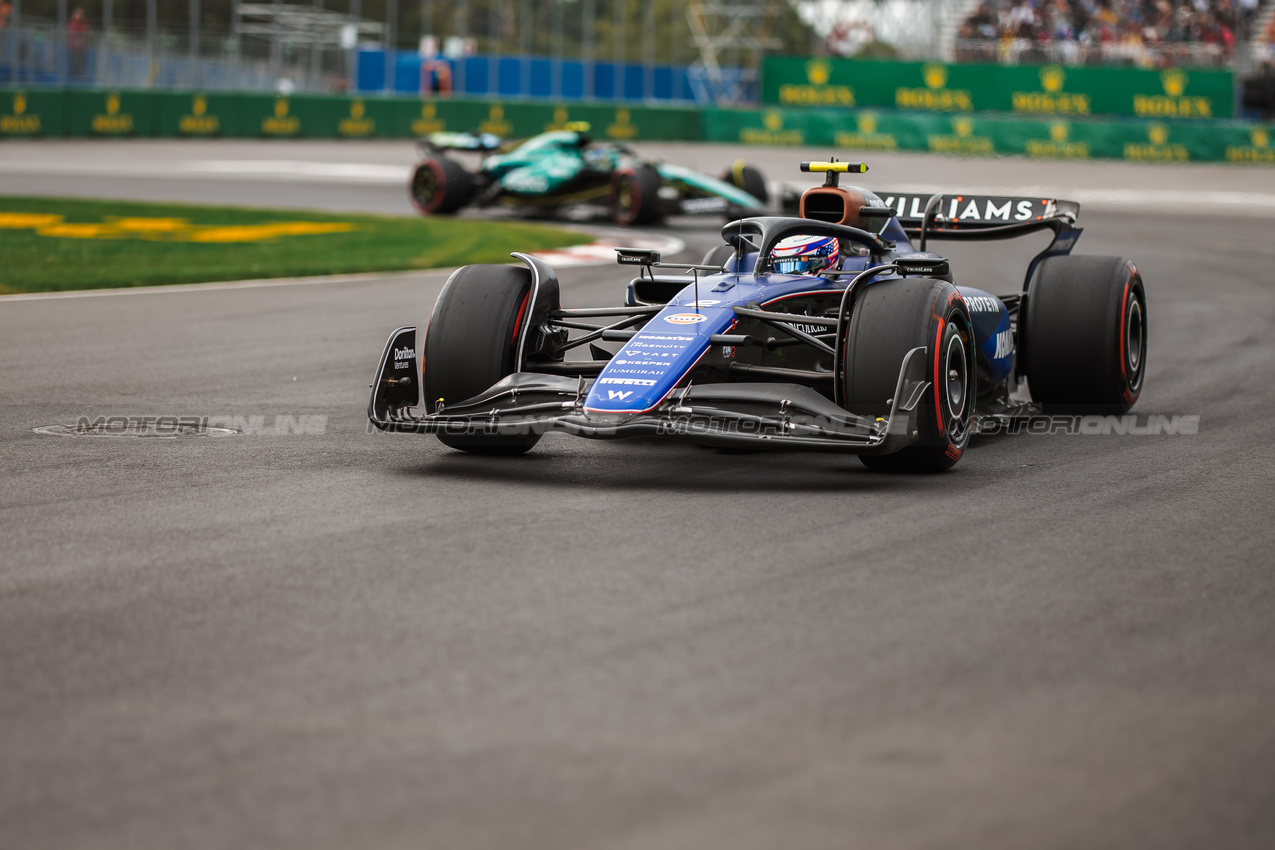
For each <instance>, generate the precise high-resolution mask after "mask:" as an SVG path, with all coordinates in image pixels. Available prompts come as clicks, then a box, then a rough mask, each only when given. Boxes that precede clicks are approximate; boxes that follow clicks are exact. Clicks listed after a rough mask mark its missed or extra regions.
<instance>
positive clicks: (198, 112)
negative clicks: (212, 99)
mask: <svg viewBox="0 0 1275 850" xmlns="http://www.w3.org/2000/svg"><path fill="white" fill-rule="evenodd" d="M220 130H221V121H220V120H218V118H217V116H216V115H209V114H208V98H206V97H204V96H203V95H202V94H197V95H195V96H194V98H192V99H191V102H190V114H189V115H183V116H182V117H181V119H180V120H179V121H178V122H177V132H179V133H181V134H182V135H183V136H215V135H216V134H217V133H218V132H219V131H220Z"/></svg>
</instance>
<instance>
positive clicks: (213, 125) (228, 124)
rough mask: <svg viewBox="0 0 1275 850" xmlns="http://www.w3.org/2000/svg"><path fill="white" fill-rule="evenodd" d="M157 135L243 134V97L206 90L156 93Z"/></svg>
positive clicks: (212, 136)
mask: <svg viewBox="0 0 1275 850" xmlns="http://www.w3.org/2000/svg"><path fill="white" fill-rule="evenodd" d="M154 97H155V104H156V111H155V135H157V136H188V137H192V138H214V137H218V136H237V135H239V97H238V96H237V95H233V94H221V93H214V94H205V93H204V92H183V93H180V94H178V93H172V94H170V93H159V94H156V95H155V96H154Z"/></svg>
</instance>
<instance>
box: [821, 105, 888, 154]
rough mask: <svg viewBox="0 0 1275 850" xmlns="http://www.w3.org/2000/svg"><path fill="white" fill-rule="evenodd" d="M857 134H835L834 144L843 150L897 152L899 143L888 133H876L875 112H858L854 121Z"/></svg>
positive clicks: (842, 131)
mask: <svg viewBox="0 0 1275 850" xmlns="http://www.w3.org/2000/svg"><path fill="white" fill-rule="evenodd" d="M854 123H855V127H856V128H857V132H853V133H852V132H849V131H846V130H841V131H839V132H838V133H837V134H836V144H837V146H838V147H843V148H865V149H867V150H879V151H892V150H898V147H899V142H898V140H897V139H896V138H894V136H892V135H890V134H889V133H878V132H877V125H878V118H877V114H876V113H875V112H866V111H865V112H860V113H859V114H858V115H856V116H855V119H854Z"/></svg>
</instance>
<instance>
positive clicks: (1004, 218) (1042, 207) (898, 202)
mask: <svg viewBox="0 0 1275 850" xmlns="http://www.w3.org/2000/svg"><path fill="white" fill-rule="evenodd" d="M929 199H930V196H929V195H910V194H909V195H887V196H885V198H884V200H885V203H886V205H887V206H891V207H894V209H895V212H896V214H897V215H898V217H899V218H901V219H904V220H910V221H920V220H921V217H922V216H923V215H925V204H926V202H927V201H929ZM1048 207H1049V201H1047V200H1043V199H1042V200H1039V201H1036V200H1032V199H1028V198H994V197H986V196H979V197H970V196H968V195H957V196H956V197H954V198H944V200H943V203H942V204H940V206H939V210H938V213H939V215H941V216H943V217H945V218H946V219H947V220H948V221H955V222H958V223H959V222H962V221H965V222H998V223H999V222H1014V221H1030V220H1031V219H1033V218H1041V217H1043V216H1044V215H1045V212H1046V211H1047V209H1048Z"/></svg>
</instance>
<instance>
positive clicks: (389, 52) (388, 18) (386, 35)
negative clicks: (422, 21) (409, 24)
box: [381, 0, 398, 94]
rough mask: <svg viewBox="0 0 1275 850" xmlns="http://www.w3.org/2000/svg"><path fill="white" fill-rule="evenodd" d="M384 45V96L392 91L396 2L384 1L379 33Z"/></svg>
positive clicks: (396, 14)
mask: <svg viewBox="0 0 1275 850" xmlns="http://www.w3.org/2000/svg"><path fill="white" fill-rule="evenodd" d="M381 38H382V43H383V44H384V45H385V48H384V49H385V85H384V86H383V87H382V91H384V92H385V93H386V94H389V93H390V92H392V91H394V70H395V65H396V63H395V61H394V54H395V50H396V45H397V42H398V0H386V3H385V30H384V31H383V32H382V33H381Z"/></svg>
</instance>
